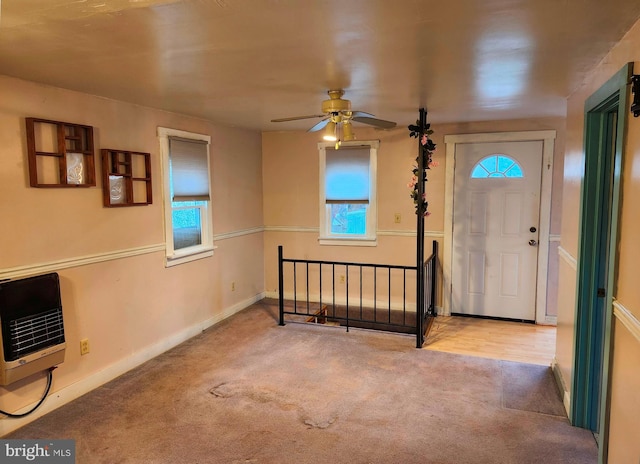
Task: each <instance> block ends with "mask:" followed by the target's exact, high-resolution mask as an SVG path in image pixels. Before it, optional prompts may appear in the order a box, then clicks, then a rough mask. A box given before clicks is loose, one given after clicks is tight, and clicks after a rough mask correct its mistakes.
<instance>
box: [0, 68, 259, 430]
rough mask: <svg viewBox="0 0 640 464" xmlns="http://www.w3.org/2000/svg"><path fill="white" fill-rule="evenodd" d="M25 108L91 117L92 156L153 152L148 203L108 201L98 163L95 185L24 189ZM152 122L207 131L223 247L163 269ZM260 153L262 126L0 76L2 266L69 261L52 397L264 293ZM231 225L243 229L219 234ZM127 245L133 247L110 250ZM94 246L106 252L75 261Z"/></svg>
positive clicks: (21, 399)
mask: <svg viewBox="0 0 640 464" xmlns="http://www.w3.org/2000/svg"><path fill="white" fill-rule="evenodd" d="M25 117H39V118H46V119H52V120H58V121H65V122H71V123H79V124H87V125H91V126H93V127H94V131H95V134H94V135H95V148H96V162H98V160H99V149H100V148H114V149H123V150H134V151H143V152H149V153H151V160H152V161H151V162H152V176H153V199H154V202H153V204H152V205H149V206H140V207H128V208H104V207H103V206H102V189H101V187H102V185H101V184H102V183H101V181H100V174H101V170H100V167H99V163H97V164H98V166H97V168H96V176H97V177H98V185H97V187H93V188H79V189H37V188H30V187H29V181H28V166H27V154H26V138H25V121H24V118H25ZM158 126H164V127H170V128H174V129H180V130H185V131H192V132H198V133H202V134H207V135H210V136H211V139H212V142H211V166H212V200H213V229H214V230H213V232H214V238H216V237H218V238H220V239H219V240H216V241H215V245H216V246H217V247H218V248H217V249H216V250H215V253H214V256H213V257H210V258H205V259H201V260H198V261H194V262H191V263H187V264H183V265H179V266H175V267H172V268H165V266H164V251H163V250H162V249H161V247H162V245H163V244H164V237H163V235H164V226H163V220H164V219H163V207H162V205H163V203H162V181H161V172H160V160H159V144H158V139H157V127H158ZM261 158H262V155H261V137H260V134H259V133H257V132H251V131H245V130H239V129H233V128H228V127H222V126H218V125H215V124H212V123H210V122H207V121H203V120H197V119H193V118H188V117H184V116H180V115H176V114H171V113H167V112H162V111H158V110H154V109H150V108H144V107H140V106H135V105H131V104H128V103H122V102H117V101H113V100H108V99H104V98H98V97H94V96H89V95H85V94H81V93H76V92H70V91H66V90H62V89H57V88H52V87H47V86H42V85H38V84H34V83H30V82H25V81H21V80H17V79H13V78H9V77H4V76H0V217H1V218H2V220H1V223H0V228H1V229H0V230H1V231H2V232H1V236H2V240H0V275H2V276H3V277H6V276H9V277H10V276H12V275H14V274H16V273H22V274H24V273H25V272H26V273H28V272H29V269H36V270H37V267H33V268H32V266H38V265H42V264H46V263H53V264H51V267H53V268H54V269H55V267H56V263H58V264H60V266H61V267H64V266H62V264H61V261H62V260H72V264H71V267H68V268H66V269H61V270H59V274H60V279H61V290H62V303H63V311H64V319H65V332H66V340H67V352H66V359H65V362H64V363H63V364H62V365H60V368H59V369H57V370H56V371H55V372H54V383H53V388H52V392H54V395H52V396H51V398H53V399H51V398H50V399H49V400H48V401H47V403H50V404H55V403H56V401H58V400H57V398H59V397H64V398H68V399H72V398H70V397H71V396H73V395H74V394H76V393H77V392H82V389H86V388H90V387H92V386H94V387H95V386H97V385H99V384H100V383H101V382H103V381H106V380H109V376H110V375H117V374H119V373H121V372H122V371H123V370H126V369H127V368H130V367H133V366H134V365H135V364H136V363H138V362H141V361H143V360H145V359H146V358H148V357H149V356H152V355H154V354H157V353H159V352H161V351H162V350H164V349H167V348H169V347H170V346H172V345H173V344H175V343H178V342H179V341H181V340H183V339H185V338H188V337H189V336H191V335H194V334H196V333H197V332H198V331H200V330H201V329H202V328H203V327H205V326H207V325H210V324H211V323H213V322H215V321H217V320H220V319H222V318H223V317H225V316H226V315H229V314H230V313H232V312H233V311H236V310H238V309H241V308H242V307H244V306H246V305H247V304H248V303H250V302H251V301H253V300H254V299H255V298H257V297H260V296H261V295H262V292H263V291H264V272H263V269H264V266H263V249H264V244H263V237H262V232H261V227H262V225H263V220H262V165H261ZM254 228H255V230H252V229H254ZM256 230H257V232H256ZM233 232H240V234H239V236H231V237H229V236H228V235H224V236H220V234H229V233H233ZM232 235H233V234H232ZM156 245H157V246H156ZM149 246H156V247H155V248H153V250H155V251H152V252H150V253H143V252H140V249H141V247H142V248H143V247H149ZM158 246H159V247H158ZM123 251H125V252H133V254H134V255H135V256H132V257H128V258H121V259H111V258H113V254H114V253H117V252H123ZM94 255H100V256H101V258H100V259H107V260H106V261H102V262H98V263H94V264H89V265H83V266H75V265H73V262H74V260H77V259H79V258H83V257H87V256H94ZM231 282H235V288H236V290H235V291H234V292H232V291H231ZM83 338H88V339H89V341H90V346H91V353H90V354H88V355H86V356H82V357H80V354H79V340H80V339H83ZM43 388H44V381H43V380H42V378H41V377H40V376H34V377H32V378H28V379H25V380H23V381H20V382H17V383H15V384H13V385H10V386H7V387H0V409H4V410H7V411H16V410H18V409H20V408H22V407H24V406H26V405H28V404H31V403H32V402H34V401H36V400H37V398H38V397H39V395H40V394H41V392H42V389H43ZM72 390H73V392H72V393H69V392H70V391H72ZM65 392H66V393H65ZM11 424H12V425H9V423H8V421H0V435H2V433H3V431H4V432H6V431H8V429H9V428H10V427H14V425H13V424H15V422H12V423H11Z"/></svg>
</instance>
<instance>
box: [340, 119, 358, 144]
mask: <svg viewBox="0 0 640 464" xmlns="http://www.w3.org/2000/svg"><path fill="white" fill-rule="evenodd" d="M355 139H356V136H355V134H354V133H353V126H352V125H351V123H350V122H348V121H347V122H345V123H344V124H342V140H344V141H345V142H350V141H352V140H355Z"/></svg>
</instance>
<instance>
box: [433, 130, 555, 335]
mask: <svg viewBox="0 0 640 464" xmlns="http://www.w3.org/2000/svg"><path fill="white" fill-rule="evenodd" d="M555 138H556V131H555V130H545V131H522V132H492V133H482V134H459V135H445V136H444V143H445V145H446V170H445V195H444V198H445V200H444V247H443V248H444V249H443V250H442V276H443V289H444V290H443V305H442V310H443V315H446V316H448V315H450V314H451V291H452V289H451V269H452V265H453V248H452V247H453V201H454V198H453V191H454V190H453V183H454V179H455V177H454V173H455V157H456V145H457V144H460V143H483V142H524V141H532V140H541V141H542V142H543V145H542V181H541V185H540V226H539V234H540V235H539V245H538V275H537V279H536V281H537V282H536V323H538V324H544V323H548V320H547V318H546V313H547V273H548V267H549V229H550V226H551V183H552V179H553V150H554V144H555Z"/></svg>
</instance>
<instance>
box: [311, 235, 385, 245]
mask: <svg viewBox="0 0 640 464" xmlns="http://www.w3.org/2000/svg"><path fill="white" fill-rule="evenodd" d="M318 243H319V244H320V245H330V246H370V247H374V246H378V241H377V239H375V238H345V237H340V238H327V237H321V238H319V239H318Z"/></svg>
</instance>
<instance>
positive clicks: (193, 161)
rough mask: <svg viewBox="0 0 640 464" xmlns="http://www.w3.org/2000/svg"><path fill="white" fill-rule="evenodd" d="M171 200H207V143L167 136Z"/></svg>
mask: <svg viewBox="0 0 640 464" xmlns="http://www.w3.org/2000/svg"><path fill="white" fill-rule="evenodd" d="M169 152H170V160H171V184H172V188H173V198H172V201H209V200H210V199H211V198H210V195H209V161H208V158H207V143H206V142H204V141H199V140H188V139H182V138H179V137H169Z"/></svg>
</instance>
